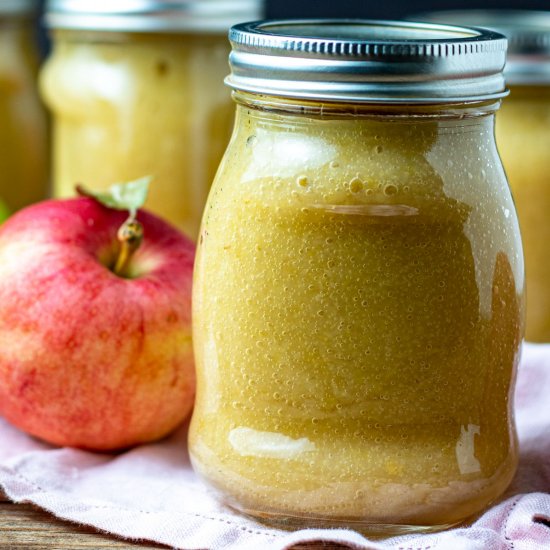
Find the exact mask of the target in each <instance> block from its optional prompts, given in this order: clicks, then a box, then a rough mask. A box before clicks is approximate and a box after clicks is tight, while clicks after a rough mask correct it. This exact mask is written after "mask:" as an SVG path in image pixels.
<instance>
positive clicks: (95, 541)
mask: <svg viewBox="0 0 550 550" xmlns="http://www.w3.org/2000/svg"><path fill="white" fill-rule="evenodd" d="M47 548H55V549H56V550H63V549H67V550H69V549H70V550H91V549H93V550H103V549H105V548H116V549H117V550H138V549H142V550H143V549H147V550H157V549H159V548H166V547H165V546H161V545H156V544H154V543H132V542H128V541H123V540H120V539H117V538H115V537H112V536H110V535H105V534H103V533H100V532H98V531H97V530H95V529H94V528H92V527H86V526H79V525H76V524H73V523H69V522H64V521H60V520H58V519H57V518H54V517H53V516H52V515H51V514H48V513H47V512H44V511H42V510H39V509H37V508H35V507H33V506H31V505H29V504H10V503H2V504H0V549H1V550H33V549H34V550H45V549H47Z"/></svg>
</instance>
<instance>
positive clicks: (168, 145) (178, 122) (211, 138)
mask: <svg viewBox="0 0 550 550" xmlns="http://www.w3.org/2000/svg"><path fill="white" fill-rule="evenodd" d="M98 4H99V3H97V2H93V1H92V0H90V1H87V2H86V1H84V2H83V1H80V2H74V1H71V0H50V1H49V2H48V4H47V13H46V23H47V25H48V26H49V27H50V29H52V36H53V43H54V47H53V53H52V55H51V57H50V59H49V60H48V62H47V63H46V65H45V67H44V70H43V73H42V78H41V87H42V93H43V97H44V99H45V101H46V103H47V104H48V106H49V107H50V109H51V111H52V113H53V119H54V143H53V181H54V194H55V196H57V197H66V196H71V195H73V194H74V193H75V184H76V183H77V182H82V183H84V184H85V185H87V186H88V187H90V188H93V189H103V188H105V187H107V186H109V185H111V184H113V183H115V182H118V181H124V180H132V179H136V178H139V177H141V176H144V175H151V176H153V177H154V181H153V183H152V185H151V189H150V193H149V197H148V201H147V204H146V206H147V207H148V208H149V209H151V210H152V211H154V212H156V213H158V214H160V215H162V216H163V217H165V218H166V219H168V220H169V221H171V222H172V223H174V224H175V225H176V226H177V227H179V228H180V229H181V230H183V231H185V232H186V233H187V234H188V235H190V236H191V237H193V238H195V237H196V235H197V232H198V228H199V224H200V218H201V215H202V210H203V208H204V203H205V201H206V197H207V195H208V190H209V189H210V184H211V182H212V179H213V177H214V174H215V171H216V169H217V166H218V164H219V161H220V158H221V156H222V154H223V151H224V149H225V147H226V145H227V141H228V139H229V136H230V133H231V127H232V124H233V106H232V103H231V98H230V94H229V92H228V91H227V89H225V87H224V86H223V78H224V77H225V76H226V74H227V72H228V66H227V54H228V52H229V43H228V41H227V30H228V28H229V27H230V25H231V24H232V23H236V22H238V21H243V20H249V19H254V18H258V16H259V14H260V6H261V1H260V0H238V1H236V0H231V1H228V0H177V1H174V2H170V3H167V2H154V1H152V0H151V1H149V0H147V1H146V2H133V3H132V2H130V3H128V2H125V1H123V0H113V1H112V2H108V3H106V2H103V3H100V4H102V6H101V7H98ZM103 4H109V5H108V6H106V5H103Z"/></svg>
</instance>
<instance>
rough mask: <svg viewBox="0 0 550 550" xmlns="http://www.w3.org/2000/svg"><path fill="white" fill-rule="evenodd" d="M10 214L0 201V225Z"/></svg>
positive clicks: (4, 204)
mask: <svg viewBox="0 0 550 550" xmlns="http://www.w3.org/2000/svg"><path fill="white" fill-rule="evenodd" d="M10 214H11V212H10V209H9V207H8V205H7V204H6V203H5V202H4V201H3V200H2V199H0V223H2V222H5V221H6V220H7V219H8V218H9V217H10Z"/></svg>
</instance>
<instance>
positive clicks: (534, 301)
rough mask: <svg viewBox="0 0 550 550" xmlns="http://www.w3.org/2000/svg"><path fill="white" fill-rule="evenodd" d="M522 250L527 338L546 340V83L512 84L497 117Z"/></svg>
mask: <svg viewBox="0 0 550 550" xmlns="http://www.w3.org/2000/svg"><path fill="white" fill-rule="evenodd" d="M496 121H497V123H496V135H497V144H498V148H499V151H500V153H501V155H502V161H503V163H504V167H505V169H506V172H507V175H508V177H509V178H510V186H511V188H512V192H513V195H514V200H515V203H516V207H517V211H518V216H519V220H520V226H521V232H522V236H523V247H524V251H525V266H526V281H527V291H528V292H527V325H526V337H527V339H528V340H532V341H535V342H548V341H550V255H549V254H548V242H549V241H550V221H549V219H548V214H549V212H550V85H548V84H547V85H538V86H536V85H531V86H529V85H515V86H511V93H510V97H508V98H507V99H506V100H505V101H504V102H503V105H502V109H501V111H500V112H499V113H498V115H497V117H496Z"/></svg>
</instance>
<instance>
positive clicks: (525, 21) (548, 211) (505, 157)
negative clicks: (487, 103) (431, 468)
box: [415, 10, 550, 342]
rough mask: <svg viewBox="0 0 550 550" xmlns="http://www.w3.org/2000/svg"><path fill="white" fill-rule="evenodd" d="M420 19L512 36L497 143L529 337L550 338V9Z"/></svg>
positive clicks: (434, 15) (445, 14) (445, 13)
mask: <svg viewBox="0 0 550 550" xmlns="http://www.w3.org/2000/svg"><path fill="white" fill-rule="evenodd" d="M415 19H417V20H429V21H434V22H440V23H453V24H459V25H475V26H478V27H488V28H491V29H494V30H497V31H499V32H501V33H502V34H504V35H506V37H507V38H508V41H509V45H508V60H507V64H506V68H505V70H504V74H505V76H506V80H507V83H508V87H509V88H510V96H509V97H507V98H506V99H505V100H504V101H503V104H502V108H501V110H500V111H499V113H498V115H497V117H496V137H497V145H498V148H499V151H500V154H501V156H502V161H503V163H504V168H505V169H506V172H507V174H508V178H509V182H510V187H511V188H512V193H513V195H514V200H515V203H516V207H517V211H518V216H519V221H520V227H521V233H522V238H523V248H524V252H525V269H526V282H527V329H526V338H527V339H528V340H532V341H535V342H549V341H550V253H549V249H548V246H549V245H548V243H549V242H550V12H533V11H507V10H493V11H486V10H468V11H441V12H433V13H428V14H423V15H419V16H415Z"/></svg>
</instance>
